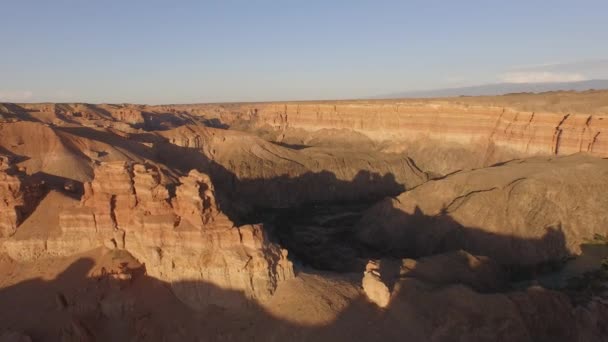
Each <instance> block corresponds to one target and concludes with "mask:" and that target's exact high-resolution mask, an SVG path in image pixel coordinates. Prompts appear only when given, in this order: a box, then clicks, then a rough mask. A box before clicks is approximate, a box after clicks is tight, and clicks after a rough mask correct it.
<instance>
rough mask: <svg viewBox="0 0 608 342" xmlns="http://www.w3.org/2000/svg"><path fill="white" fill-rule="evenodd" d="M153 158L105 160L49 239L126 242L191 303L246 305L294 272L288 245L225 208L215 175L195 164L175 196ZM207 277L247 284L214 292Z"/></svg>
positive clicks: (51, 247)
mask: <svg viewBox="0 0 608 342" xmlns="http://www.w3.org/2000/svg"><path fill="white" fill-rule="evenodd" d="M166 182H167V181H166V180H165V179H164V175H163V173H162V171H160V170H159V169H158V168H157V167H155V166H153V165H144V164H129V163H125V162H117V163H104V164H102V165H100V166H98V167H97V168H96V169H95V179H94V180H93V182H90V183H86V184H85V194H84V196H83V197H82V201H81V203H82V205H81V207H80V208H74V209H68V210H65V211H64V212H62V213H61V214H60V227H61V230H62V232H63V233H62V234H61V236H59V237H57V238H53V239H49V240H48V241H47V242H46V248H47V253H48V254H50V255H70V254H73V253H76V252H78V251H85V250H88V249H91V248H95V247H97V246H100V245H105V246H107V247H109V248H120V249H122V248H124V249H126V250H128V251H129V252H130V253H131V254H133V255H134V256H135V257H136V258H138V259H139V260H140V261H141V262H143V263H145V265H146V269H147V272H148V273H149V274H150V275H152V276H154V277H157V278H159V279H162V280H166V281H168V282H171V283H179V284H184V282H188V281H190V282H192V286H183V285H180V286H177V287H175V288H174V289H173V290H174V292H175V293H176V294H177V295H178V297H180V298H182V299H183V300H184V301H185V302H186V303H188V304H189V305H192V306H194V307H201V306H204V305H207V304H210V303H214V304H217V305H221V306H235V305H243V304H244V303H245V302H243V298H253V299H256V300H265V299H267V298H268V297H269V296H270V295H271V294H272V292H273V291H274V289H275V288H276V286H277V284H278V283H279V282H280V281H282V280H284V279H288V278H291V277H293V270H292V266H291V263H290V262H289V261H288V260H287V259H286V255H287V254H286V253H287V252H286V251H284V250H281V249H280V248H278V247H277V246H275V245H274V244H272V243H270V242H269V241H268V239H267V237H266V236H265V234H264V232H263V230H262V227H261V226H243V227H238V228H237V227H234V225H233V223H232V222H231V221H230V219H228V217H226V216H225V215H224V214H223V213H222V212H221V211H220V210H219V208H218V206H217V203H216V201H215V192H214V188H213V185H212V184H211V181H210V179H209V177H208V176H207V175H205V174H202V173H200V172H198V171H194V170H193V171H191V172H190V173H189V175H188V176H186V177H182V178H180V182H181V184H180V185H178V186H177V188H176V191H175V196H174V197H173V198H170V195H169V191H168V189H167V183H166ZM202 283H210V284H213V285H215V286H217V287H218V288H221V289H230V290H236V291H241V292H243V294H244V296H243V297H242V298H241V299H240V300H238V301H236V300H235V302H230V301H227V300H226V299H225V298H214V297H213V294H211V293H207V292H206V291H208V289H207V288H206V287H205V286H204V285H202Z"/></svg>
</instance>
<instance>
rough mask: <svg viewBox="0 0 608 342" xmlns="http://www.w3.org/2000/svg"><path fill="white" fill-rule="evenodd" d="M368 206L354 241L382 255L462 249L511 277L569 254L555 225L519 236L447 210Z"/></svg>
mask: <svg viewBox="0 0 608 342" xmlns="http://www.w3.org/2000/svg"><path fill="white" fill-rule="evenodd" d="M373 210H375V212H374V213H373V214H371V215H368V216H364V219H363V220H362V221H360V222H359V223H358V229H359V231H358V233H359V234H360V235H359V240H360V241H362V242H363V243H364V244H367V245H368V246H369V247H370V248H372V249H376V250H379V251H383V252H384V253H385V255H391V256H394V257H410V258H420V257H426V256H430V255H435V254H439V253H445V252H450V251H456V250H466V251H468V252H470V253H472V254H475V255H483V256H487V257H490V258H492V259H493V260H496V261H497V262H498V263H500V264H501V265H503V266H504V267H506V268H508V269H509V270H510V273H511V275H512V277H513V278H516V279H521V278H528V277H531V276H534V275H535V274H536V273H539V272H541V273H542V272H551V271H554V270H556V269H557V268H559V267H561V266H562V265H563V263H564V262H565V261H567V260H568V259H569V258H571V257H572V255H571V253H570V251H569V249H568V248H567V246H566V245H567V243H566V242H567V241H566V239H567V237H566V236H565V234H564V232H563V231H562V229H561V227H560V226H555V227H546V228H545V232H544V233H543V234H542V236H540V237H538V238H522V237H517V236H510V235H508V234H500V233H495V232H491V231H488V230H485V229H483V227H466V226H463V225H462V224H460V223H459V222H457V221H456V220H454V219H453V218H452V217H451V216H450V215H449V214H448V213H446V212H442V213H440V214H439V215H434V216H428V215H425V214H424V213H422V211H421V210H420V209H419V208H418V207H416V208H415V209H414V212H413V213H412V214H408V213H406V212H404V211H402V210H400V209H398V208H395V207H393V206H392V205H386V206H378V207H375V208H374V209H373ZM590 238H591V237H590Z"/></svg>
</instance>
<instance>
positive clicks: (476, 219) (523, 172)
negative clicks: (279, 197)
mask: <svg viewBox="0 0 608 342" xmlns="http://www.w3.org/2000/svg"><path fill="white" fill-rule="evenodd" d="M607 176H608V161H607V160H603V159H597V158H592V157H589V156H585V155H574V156H569V157H558V158H553V159H549V160H547V159H541V158H537V159H528V160H516V161H512V162H509V163H507V164H504V165H501V166H496V167H491V168H485V169H478V170H473V171H470V172H461V173H457V174H454V175H451V176H448V177H445V178H443V179H439V180H434V181H429V182H427V183H425V184H423V185H421V186H419V187H417V188H415V189H413V190H411V191H406V192H404V193H403V194H401V195H400V196H398V197H397V198H387V199H385V200H384V201H383V202H381V203H379V204H377V205H376V206H374V207H372V208H371V209H369V211H368V212H367V213H366V214H365V215H364V216H363V218H362V219H361V221H360V222H359V223H358V228H357V229H358V231H359V232H358V235H359V239H360V240H361V241H363V242H364V243H366V244H368V245H370V246H374V247H375V248H379V249H382V250H386V251H391V250H392V251H394V252H395V253H398V254H405V255H411V256H426V255H431V254H435V253H438V252H441V251H445V250H452V249H465V250H467V251H469V252H471V253H474V254H478V255H486V256H490V257H492V258H493V259H495V260H496V261H498V262H500V263H502V264H513V265H530V266H531V265H536V264H539V263H543V262H548V261H559V260H562V259H563V258H566V257H568V256H570V255H577V254H580V251H581V250H580V244H581V243H583V242H585V241H586V240H590V239H593V237H594V236H595V235H596V234H599V235H602V236H606V235H607V234H608V215H606V213H605V208H606V206H608V197H607V196H606V193H608V182H606V180H607V179H608V178H607Z"/></svg>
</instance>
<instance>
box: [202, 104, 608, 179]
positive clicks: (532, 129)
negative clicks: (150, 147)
mask: <svg viewBox="0 0 608 342" xmlns="http://www.w3.org/2000/svg"><path fill="white" fill-rule="evenodd" d="M530 98H532V99H533V97H530ZM478 102H479V103H476V102H475V101H472V102H471V103H470V104H469V103H458V100H390V101H386V100H385V101H369V102H366V101H350V102H349V101H341V102H335V103H331V102H330V103H319V102H313V103H267V104H244V105H240V106H239V105H232V106H229V107H228V106H227V107H226V108H225V109H228V113H221V115H219V114H217V113H215V112H213V111H211V110H210V111H209V113H208V114H207V115H219V117H220V118H221V119H222V120H223V121H224V122H226V123H228V124H233V125H237V124H239V123H242V122H246V123H248V129H264V130H268V129H270V130H271V131H273V132H274V135H273V138H274V139H275V140H277V141H284V142H288V143H298V144H304V145H307V144H309V143H310V142H311V139H314V138H316V137H317V135H315V132H322V131H324V130H325V131H327V130H334V131H335V130H348V131H352V132H357V133H361V134H363V135H365V136H367V137H368V138H370V139H371V140H372V141H375V142H376V143H379V144H381V146H384V148H385V150H386V151H395V152H397V151H406V152H407V153H408V155H410V156H411V157H412V158H414V160H416V162H417V163H419V165H422V166H423V169H430V170H432V171H436V172H440V173H448V172H451V171H454V170H457V169H462V168H471V167H480V166H487V165H490V164H493V163H495V162H499V161H504V160H506V159H509V158H512V157H523V156H529V155H535V154H540V155H566V154H571V153H576V152H590V153H593V154H596V155H599V156H608V116H606V115H605V114H603V115H602V114H600V113H597V111H594V112H595V114H585V113H584V112H580V111H579V112H577V113H572V114H568V112H565V113H564V112H551V111H547V110H546V109H545V110H538V111H532V110H530V111H526V110H522V109H520V108H517V107H515V106H498V105H492V104H487V103H484V102H482V101H481V100H478ZM327 133H329V132H326V134H327ZM349 138H350V136H349ZM334 140H336V141H335V143H340V141H339V140H340V139H339V136H338V137H334ZM446 151H449V152H446ZM454 154H456V157H454V156H453V155H454ZM463 156H464V157H465V158H463ZM440 158H448V159H449V160H448V161H449V163H444V162H441V161H437V160H436V159H440ZM432 159H435V160H432Z"/></svg>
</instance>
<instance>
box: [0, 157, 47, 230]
mask: <svg viewBox="0 0 608 342" xmlns="http://www.w3.org/2000/svg"><path fill="white" fill-rule="evenodd" d="M42 193H43V186H42V184H39V183H32V182H26V181H24V176H23V175H22V174H20V173H19V172H18V171H17V170H16V168H15V167H14V165H13V163H12V162H11V158H10V157H9V156H7V155H0V238H6V237H9V236H11V235H13V234H14V233H15V232H16V231H17V227H18V226H19V224H21V222H22V221H23V219H24V217H26V216H27V215H28V214H29V213H31V212H32V211H33V210H34V209H35V207H36V204H37V203H38V200H39V199H40V197H41V196H42Z"/></svg>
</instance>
